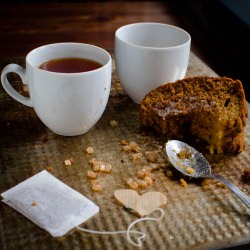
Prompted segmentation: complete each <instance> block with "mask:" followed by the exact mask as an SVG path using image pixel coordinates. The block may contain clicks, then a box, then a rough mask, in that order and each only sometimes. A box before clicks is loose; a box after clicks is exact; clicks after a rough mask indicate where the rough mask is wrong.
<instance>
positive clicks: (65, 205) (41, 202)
mask: <svg viewBox="0 0 250 250" xmlns="http://www.w3.org/2000/svg"><path fill="white" fill-rule="evenodd" d="M1 195H2V197H3V200H2V201H3V202H4V203H6V204H8V205H9V206H10V207H12V208H14V209H15V210H17V211H18V212H20V213H21V214H23V215H24V216H26V217H27V218H28V219H30V220H31V221H32V222H34V223H35V224H36V225H38V226H39V227H41V228H43V229H45V230H47V231H48V232H49V233H50V234H51V235H52V236H54V237H60V236H63V235H65V234H66V233H67V232H69V231H70V230H71V229H73V228H75V227H76V226H78V225H80V224H82V223H83V222H85V221H86V220H88V219H89V218H90V217H92V216H93V215H95V214H96V213H98V212H99V207H98V206H97V205H96V204H95V203H93V202H92V201H90V200H89V199H88V198H86V197H85V196H83V195H82V194H80V193H79V192H77V191H76V190H74V189H72V188H70V187H69V186H67V185H66V184H64V183H63V182H61V181H60V180H58V179H57V178H56V177H54V176H53V175H52V174H50V173H49V172H47V171H46V170H44V171H42V172H40V173H38V174H36V175H34V176H32V177H30V178H29V179H27V180H25V181H24V182H21V183H19V184H18V185H16V186H15V187H13V188H11V189H9V190H7V191H6V192H4V193H2V194H1Z"/></svg>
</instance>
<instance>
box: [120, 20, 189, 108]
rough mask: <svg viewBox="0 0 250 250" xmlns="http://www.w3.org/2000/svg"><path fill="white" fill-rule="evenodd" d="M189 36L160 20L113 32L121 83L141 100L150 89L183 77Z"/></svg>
mask: <svg viewBox="0 0 250 250" xmlns="http://www.w3.org/2000/svg"><path fill="white" fill-rule="evenodd" d="M190 45H191V37H190V35H189V34H188V33H187V32H186V31H185V30H183V29H180V28H178V27H175V26H172V25H167V24H162V23H134V24H128V25H125V26H123V27H121V28H119V29H118V30H117V31H116V33H115V60H116V68H117V73H118V76H119V79H120V82H121V85H122V87H123V89H124V90H125V92H126V93H127V94H128V95H129V96H130V98H131V99H132V100H133V101H134V102H136V103H140V102H141V100H142V99H143V97H144V96H145V95H146V94H147V93H148V92H149V91H150V90H152V89H154V88H156V87H158V86H159V85H161V84H163V83H166V82H173V81H176V80H178V79H182V78H184V76H185V74H186V70H187V67H188V60H189V54H190Z"/></svg>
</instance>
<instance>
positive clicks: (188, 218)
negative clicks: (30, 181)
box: [0, 53, 250, 250]
mask: <svg viewBox="0 0 250 250" xmlns="http://www.w3.org/2000/svg"><path fill="white" fill-rule="evenodd" d="M23 61H24V59H23V58H11V59H8V60H5V61H2V62H1V68H2V67H3V66H4V65H5V64H7V63H9V62H18V63H21V64H23ZM198 75H208V76H215V75H216V74H215V73H214V72H213V71H212V70H211V69H210V68H208V67H207V66H206V65H205V64H204V63H203V62H202V61H201V60H199V59H198V58H197V57H196V56H195V55H194V54H193V53H191V56H190V63H189V68H188V72H187V76H198ZM13 81H14V82H15V83H16V84H17V86H19V88H20V86H21V85H20V84H19V79H18V78H16V77H13ZM138 107H139V106H138V105H137V104H134V103H133V102H132V101H131V100H130V99H129V98H128V97H127V95H126V94H125V93H124V92H123V90H122V89H121V87H120V84H119V81H118V77H117V75H116V73H115V68H114V70H113V81H112V90H111V94H110V99H109V102H108V105H107V109H106V110H105V113H104V114H103V116H102V117H101V119H100V120H99V122H98V123H97V124H96V126H95V127H93V128H92V129H91V131H90V132H88V133H87V134H84V135H82V136H78V137H62V136H57V135H55V134H53V133H52V132H50V131H49V130H48V129H47V128H46V127H45V126H44V125H43V124H42V123H41V122H40V120H39V119H38V118H37V116H36V114H35V113H34V111H33V110H32V109H31V108H29V107H26V106H24V105H22V104H19V103H18V102H16V101H14V100H13V99H12V98H10V97H9V96H8V95H7V94H6V93H5V92H4V90H3V89H2V87H1V89H0V125H1V129H0V154H1V156H0V163H1V164H0V165H1V167H0V192H1V193H2V192H3V191H5V190H7V189H9V188H11V187H13V186H14V185H16V184H18V183H19V182H21V181H23V180H25V179H27V178H29V177H31V176H32V175H34V174H36V173H38V172H40V171H41V170H44V169H47V170H49V171H51V173H52V174H53V175H55V176H56V177H57V178H59V179H60V180H62V181H63V182H65V183H66V184H68V185H69V186H71V187H72V188H74V189H76V190H77V191H79V192H80V193H82V194H84V195H85V196H87V197H88V198H90V199H91V200H93V201H94V202H95V203H96V204H97V205H99V206H100V213H99V214H97V215H96V216H94V217H93V218H91V219H90V220H88V221H87V222H86V223H84V225H83V226H84V227H86V228H89V229H94V230H108V231H115V230H125V229H126V228H127V226H128V225H129V224H130V223H131V222H132V221H133V220H135V219H136V218H137V217H136V216H135V215H134V214H132V213H130V212H129V211H127V210H125V209H124V208H122V207H121V206H120V205H118V204H117V203H116V202H115V200H114V197H113V193H114V191H115V190H116V189H120V188H127V184H126V180H127V178H129V177H132V178H134V177H136V173H137V170H138V169H141V168H142V167H143V166H145V165H149V162H148V160H147V157H146V155H147V153H146V152H156V153H157V155H158V157H159V159H164V151H163V147H164V140H162V138H159V137H157V136H156V135H154V134H153V133H151V132H147V131H145V130H144V129H142V128H141V127H140V123H139V119H138ZM248 107H249V105H248ZM111 120H115V121H117V122H118V126H117V127H112V126H110V121H111ZM122 139H125V140H126V141H127V142H130V141H135V142H136V143H137V144H138V145H139V147H140V148H141V152H142V158H141V159H140V160H136V161H133V160H132V159H131V155H130V154H128V153H125V152H124V151H123V150H122V145H121V140H122ZM245 140H246V148H245V150H244V152H242V153H241V154H239V155H237V156H223V157H222V156H209V155H206V154H205V156H206V157H207V159H208V160H209V161H210V162H211V164H212V169H213V172H216V173H219V174H221V175H223V176H224V177H226V178H228V179H229V180H230V181H232V182H234V183H235V184H236V185H237V186H238V187H239V188H240V189H241V190H242V191H243V192H245V194H247V195H248V196H250V188H249V187H250V185H249V184H247V183H244V182H243V181H242V178H241V175H242V172H243V168H244V167H245V166H249V163H250V147H249V146H250V145H249V144H250V125H249V122H248V125H247V128H246V137H245ZM88 146H91V147H93V148H94V154H93V155H92V156H90V155H88V154H87V153H86V148H87V147H88ZM93 157H95V158H97V159H98V160H100V161H103V162H106V163H110V164H112V167H113V170H112V173H111V174H102V175H101V174H100V175H99V176H98V179H99V181H100V183H101V185H102V186H103V191H102V192H100V193H96V192H93V191H92V190H91V186H90V183H89V180H88V179H87V177H86V173H87V170H89V169H90V165H89V163H88V162H89V160H90V159H91V158H93ZM65 159H71V161H72V165H71V166H66V165H65V164H64V160H65ZM153 177H154V179H155V181H154V183H153V185H152V186H151V187H150V188H147V189H146V190H144V191H140V193H143V192H145V191H152V190H157V191H160V192H162V193H163V194H165V195H166V197H167V199H168V203H167V205H166V206H165V207H164V212H165V216H164V218H163V220H162V221H161V222H160V223H155V222H142V223H141V224H138V225H137V226H136V229H139V230H141V231H143V232H145V233H146V234H147V236H146V238H145V240H144V241H143V247H142V249H192V250H194V249H218V248H222V247H227V246H229V245H239V244H243V243H247V242H250V211H249V210H248V209H247V208H246V207H245V206H244V205H243V204H242V202H241V201H240V200H239V199H238V198H237V197H236V196H235V195H234V194H232V193H231V192H230V191H229V190H228V189H226V188H223V187H222V186H221V185H218V182H217V181H214V180H211V179H208V180H207V181H206V183H205V184H204V181H199V180H196V181H194V180H190V179H185V180H186V181H187V184H188V185H187V187H186V188H184V187H182V186H181V185H180V180H179V179H180V176H178V175H177V174H175V173H174V176H173V177H168V176H166V174H165V170H164V169H160V170H156V171H154V172H153ZM0 213H1V216H0V237H1V239H0V248H1V249H4V250H9V249H91V250H92V249H134V248H135V247H133V246H131V245H130V244H129V243H128V241H127V239H126V237H125V235H117V236H112V235H108V236H105V235H99V236H98V235H92V234H87V233H82V232H78V231H74V232H72V233H70V234H69V235H67V236H65V237H63V238H60V239H55V238H52V237H51V236H50V235H49V234H48V233H47V232H45V231H44V230H42V229H40V228H39V227H37V226H36V225H34V224H33V223H32V222H30V221H29V220H28V219H26V218H25V217H23V216H22V215H20V214H18V213H17V212H15V211H14V210H13V209H11V208H10V207H8V206H6V205H4V204H3V203H1V204H0Z"/></svg>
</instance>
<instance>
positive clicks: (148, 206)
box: [114, 189, 167, 217]
mask: <svg viewBox="0 0 250 250" xmlns="http://www.w3.org/2000/svg"><path fill="white" fill-rule="evenodd" d="M114 196H115V198H116V200H117V201H118V202H119V203H121V204H122V205H123V206H124V207H125V208H127V209H129V210H131V211H132V212H134V213H135V214H137V215H138V216H140V217H144V216H146V215H148V214H150V213H152V212H153V211H154V210H155V209H156V208H159V207H162V206H163V205H165V204H166V203H167V198H166V196H165V195H164V194H162V193H160V192H156V191H154V192H147V193H145V194H143V195H139V194H138V193H137V192H136V191H134V190H132V189H119V190H116V191H115V193H114Z"/></svg>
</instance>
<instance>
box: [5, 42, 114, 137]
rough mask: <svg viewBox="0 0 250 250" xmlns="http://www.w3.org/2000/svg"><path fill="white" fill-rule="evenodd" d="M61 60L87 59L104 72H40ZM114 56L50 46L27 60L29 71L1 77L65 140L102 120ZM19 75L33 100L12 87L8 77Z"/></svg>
mask: <svg viewBox="0 0 250 250" xmlns="http://www.w3.org/2000/svg"><path fill="white" fill-rule="evenodd" d="M57 58H84V59H89V60H93V61H96V62H98V63H100V64H101V65H102V66H101V67H100V68H97V69H94V70H91V71H87V72H80V73H58V72H50V71H46V70H43V69H40V68H39V65H40V64H41V63H43V62H45V61H49V60H52V59H57ZM111 64H112V60H111V56H110V54H109V53H108V52H107V51H105V50H104V49H102V48H99V47H96V46H93V45H89V44H81V43H57V44H49V45H45V46H42V47H39V48H36V49H34V50H32V51H31V52H30V53H29V54H28V55H27V56H26V69H24V68H22V67H21V66H19V65H17V64H9V65H7V66H6V67H5V68H4V69H3V71H2V73H1V81H2V85H3V87H4V89H5V90H6V92H7V93H8V94H9V95H10V96H11V97H13V98H14V99H15V100H17V101H19V102H21V103H22V104H24V105H27V106H30V107H34V110H35V112H36V113H37V115H38V117H39V118H40V119H41V121H42V122H43V123H44V124H45V125H46V126H47V127H48V128H49V129H50V130H51V131H53V132H54V133H56V134H59V135H64V136H75V135H81V134H83V133H86V132H87V131H89V130H90V129H91V128H92V127H93V126H94V125H95V124H96V122H97V121H98V120H99V118H100V117H101V116H102V114H103V112H104V110H105V108H106V105H107V102H108V98H109V93H110V85H111V68H112V67H111ZM10 72H14V73H17V74H18V75H19V76H20V77H21V79H22V81H23V84H25V85H28V88H29V95H30V97H24V96H22V95H20V94H19V93H18V92H17V91H16V90H14V88H13V87H12V86H11V85H10V83H9V81H8V79H7V74H8V73H10Z"/></svg>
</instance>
